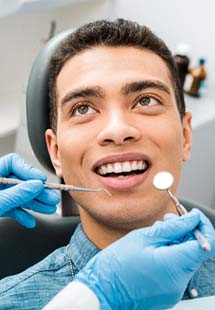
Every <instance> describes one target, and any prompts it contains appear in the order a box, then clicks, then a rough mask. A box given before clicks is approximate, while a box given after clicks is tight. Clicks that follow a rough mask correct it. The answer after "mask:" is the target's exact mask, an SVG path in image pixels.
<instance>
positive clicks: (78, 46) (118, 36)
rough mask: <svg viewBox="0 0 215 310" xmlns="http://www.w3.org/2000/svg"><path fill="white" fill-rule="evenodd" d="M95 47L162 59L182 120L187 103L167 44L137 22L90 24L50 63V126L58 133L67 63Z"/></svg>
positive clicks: (118, 21)
mask: <svg viewBox="0 0 215 310" xmlns="http://www.w3.org/2000/svg"><path fill="white" fill-rule="evenodd" d="M95 46H110V47H117V46H129V47H136V48H140V49H141V48H142V49H143V48H144V49H148V50H150V51H152V52H153V53H155V54H157V55H158V56H159V57H161V58H162V59H163V60H164V62H165V63H166V65H167V67H168V68H169V71H170V76H171V80H172V83H173V87H174V91H175V97H176V102H177V106H178V110H179V113H180V116H181V118H182V117H183V116H184V114H185V102H184V94H183V89H182V87H181V84H180V81H179V77H178V72H177V69H176V66H175V63H174V59H173V56H172V54H171V52H170V50H169V49H168V47H167V46H166V44H165V43H164V42H163V41H162V40H161V39H160V38H158V37H157V36H156V35H155V34H154V33H153V32H152V31H151V30H150V29H149V28H148V27H146V26H142V25H139V24H138V23H136V22H132V21H128V20H124V19H117V20H115V21H108V20H100V21H95V22H91V23H88V24H86V25H84V26H82V27H80V28H78V29H77V30H76V31H74V32H73V33H72V34H70V35H69V36H68V37H67V38H66V39H65V40H64V41H63V43H62V44H61V45H60V47H59V48H58V50H57V51H56V53H55V54H54V56H53V57H52V59H51V63H50V75H49V97H50V106H49V109H50V124H51V127H52V129H53V130H56V126H57V125H56V124H57V105H56V79H57V76H58V74H59V73H60V71H61V69H62V67H63V65H64V64H65V63H66V61H67V60H68V59H69V58H70V57H72V56H74V55H76V54H78V53H79V52H81V51H83V50H87V49H90V48H92V47H95Z"/></svg>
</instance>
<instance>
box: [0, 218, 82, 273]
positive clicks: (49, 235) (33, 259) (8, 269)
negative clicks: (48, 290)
mask: <svg viewBox="0 0 215 310" xmlns="http://www.w3.org/2000/svg"><path fill="white" fill-rule="evenodd" d="M36 219H37V226H36V228H34V229H28V228H25V227H23V226H22V225H20V224H18V223H17V222H15V221H14V220H13V219H9V218H0V249H1V254H0V265H1V268H0V279H1V278H4V277H6V276H9V275H13V274H17V273H19V272H21V271H23V270H25V269H26V268H28V267H30V266H32V265H34V264H35V263H37V262H39V261H40V260H42V259H43V258H45V257H46V256H47V255H48V254H50V253H51V252H53V251H54V250H55V249H57V248H59V247H61V246H64V245H66V244H67V243H68V242H69V240H70V238H71V235H72V234H73V232H74V230H75V228H76V226H77V225H78V223H79V221H80V219H79V216H70V217H59V216H41V215H40V216H38V215H36Z"/></svg>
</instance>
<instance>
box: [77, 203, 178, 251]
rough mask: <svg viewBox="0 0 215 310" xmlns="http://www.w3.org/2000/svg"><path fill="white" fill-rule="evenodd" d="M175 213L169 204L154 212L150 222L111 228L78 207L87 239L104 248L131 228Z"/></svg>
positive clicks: (139, 226) (149, 224) (144, 225)
mask: <svg viewBox="0 0 215 310" xmlns="http://www.w3.org/2000/svg"><path fill="white" fill-rule="evenodd" d="M169 212H170V213H175V214H178V213H177V211H176V209H175V206H173V205H170V206H169V208H167V209H166V210H165V212H162V213H161V214H156V217H154V218H151V220H150V222H147V223H143V222H140V223H136V225H135V227H133V228H129V229H118V228H113V227H110V226H108V225H105V224H104V223H101V222H98V221H97V220H96V219H95V218H94V217H92V216H91V215H89V213H87V212H86V211H85V210H84V209H82V208H80V217H81V222H82V226H83V230H84V232H85V234H86V235H87V237H88V239H89V240H90V241H91V242H93V243H94V245H95V246H96V247H97V248H99V249H101V250H102V249H104V248H105V247H107V246H108V245H110V244H111V243H113V242H114V241H116V240H118V239H120V238H121V237H123V236H124V235H126V234H127V233H129V232H130V231H131V230H134V229H137V228H142V227H146V226H151V225H153V223H154V222H155V221H158V220H160V221H162V220H163V216H164V215H165V214H166V213H169Z"/></svg>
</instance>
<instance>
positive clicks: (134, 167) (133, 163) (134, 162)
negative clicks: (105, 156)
mask: <svg viewBox="0 0 215 310" xmlns="http://www.w3.org/2000/svg"><path fill="white" fill-rule="evenodd" d="M131 169H132V170H137V162H136V161H132V162H131Z"/></svg>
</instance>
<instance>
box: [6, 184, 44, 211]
mask: <svg viewBox="0 0 215 310" xmlns="http://www.w3.org/2000/svg"><path fill="white" fill-rule="evenodd" d="M43 188H44V187H43V183H42V181H39V180H31V181H26V182H22V183H20V184H18V185H15V186H12V187H10V188H7V189H4V190H1V192H0V216H1V215H3V214H4V213H5V212H8V211H10V210H11V209H14V208H16V207H20V206H22V205H24V204H26V203H28V202H30V201H31V200H33V199H34V198H35V197H37V196H38V195H39V194H40V193H41V192H42V191H43Z"/></svg>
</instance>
